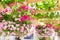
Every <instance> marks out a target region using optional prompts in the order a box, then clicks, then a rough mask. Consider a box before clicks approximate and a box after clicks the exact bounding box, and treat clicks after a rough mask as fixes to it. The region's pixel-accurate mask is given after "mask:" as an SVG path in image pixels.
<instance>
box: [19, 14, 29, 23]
mask: <svg viewBox="0 0 60 40" xmlns="http://www.w3.org/2000/svg"><path fill="white" fill-rule="evenodd" d="M25 20H30V17H29V16H28V15H24V16H22V17H21V18H20V19H19V21H20V22H24V21H25Z"/></svg>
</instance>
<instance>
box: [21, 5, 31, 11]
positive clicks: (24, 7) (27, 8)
mask: <svg viewBox="0 0 60 40" xmlns="http://www.w3.org/2000/svg"><path fill="white" fill-rule="evenodd" d="M21 8H22V9H24V10H29V9H30V7H29V6H26V5H23V6H21Z"/></svg>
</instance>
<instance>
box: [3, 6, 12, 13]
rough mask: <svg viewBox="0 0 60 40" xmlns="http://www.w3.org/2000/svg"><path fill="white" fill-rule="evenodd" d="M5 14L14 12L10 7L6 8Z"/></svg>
mask: <svg viewBox="0 0 60 40" xmlns="http://www.w3.org/2000/svg"><path fill="white" fill-rule="evenodd" d="M4 12H5V13H8V12H10V13H11V12H12V9H11V8H10V7H6V8H5V9H4Z"/></svg>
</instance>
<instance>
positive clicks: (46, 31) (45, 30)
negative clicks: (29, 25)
mask: <svg viewBox="0 0 60 40" xmlns="http://www.w3.org/2000/svg"><path fill="white" fill-rule="evenodd" d="M57 29H58V27H56V26H53V25H52V24H46V25H38V26H36V31H37V33H39V34H40V35H41V36H50V35H53V33H55V32H56V31H57Z"/></svg>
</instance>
